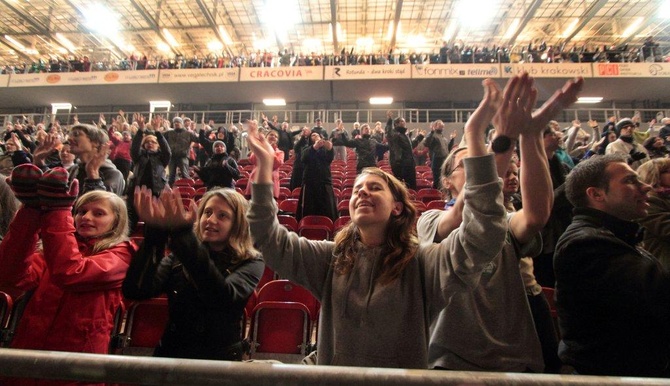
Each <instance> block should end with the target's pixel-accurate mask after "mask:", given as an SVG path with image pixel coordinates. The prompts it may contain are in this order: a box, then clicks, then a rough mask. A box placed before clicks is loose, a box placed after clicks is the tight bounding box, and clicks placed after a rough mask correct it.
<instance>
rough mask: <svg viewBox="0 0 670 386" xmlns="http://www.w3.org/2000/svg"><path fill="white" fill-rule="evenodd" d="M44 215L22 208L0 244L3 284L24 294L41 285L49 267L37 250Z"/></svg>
mask: <svg viewBox="0 0 670 386" xmlns="http://www.w3.org/2000/svg"><path fill="white" fill-rule="evenodd" d="M39 218H40V212H39V210H37V209H32V208H26V207H22V208H21V209H19V211H18V212H16V216H15V217H14V220H12V222H11V223H10V224H9V230H8V231H7V233H6V234H5V237H4V238H3V239H2V243H0V283H1V284H3V285H8V286H12V287H16V288H20V289H22V290H30V289H33V288H35V287H37V285H38V284H39V280H40V278H41V277H42V275H43V274H44V269H45V268H46V265H45V263H44V260H43V258H42V254H41V253H38V252H35V247H36V246H37V240H38V233H39V224H40V221H39Z"/></svg>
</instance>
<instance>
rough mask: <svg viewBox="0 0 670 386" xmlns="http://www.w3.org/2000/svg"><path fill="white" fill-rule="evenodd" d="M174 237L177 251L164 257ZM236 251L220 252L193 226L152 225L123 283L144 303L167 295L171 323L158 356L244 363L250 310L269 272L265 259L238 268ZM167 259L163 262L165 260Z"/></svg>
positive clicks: (172, 246)
mask: <svg viewBox="0 0 670 386" xmlns="http://www.w3.org/2000/svg"><path fill="white" fill-rule="evenodd" d="M168 235H169V236H170V242H169V245H168V246H169V248H170V250H171V251H172V253H171V254H170V255H169V256H167V257H162V256H164V252H165V245H166V242H167V238H168ZM232 253H233V252H232V251H230V250H226V251H223V252H214V251H211V250H209V248H207V246H206V245H204V244H202V243H200V242H199V241H198V240H197V239H196V237H195V234H194V233H193V230H192V228H191V227H187V228H183V229H177V230H173V231H171V232H166V231H164V230H160V229H155V228H151V227H148V228H147V229H146V232H145V239H144V243H143V245H142V246H141V247H140V250H139V251H138V252H137V254H136V255H135V256H134V257H133V261H132V262H131V264H130V267H129V268H128V273H127V274H126V278H125V280H124V281H123V295H124V296H125V297H126V298H128V299H132V300H142V299H149V298H152V297H156V296H158V295H159V294H161V293H167V296H168V307H169V320H168V325H167V326H166V329H165V331H164V332H163V337H162V338H161V341H160V344H159V346H158V347H157V348H156V351H155V352H154V355H155V356H161V357H174V358H192V359H219V360H235V359H237V360H239V359H240V356H238V355H237V354H241V352H240V351H239V350H237V352H236V353H235V354H236V355H232V352H231V350H230V347H231V346H234V345H236V344H239V343H240V341H241V339H242V338H241V334H242V331H241V323H240V321H241V320H242V314H243V313H244V307H245V305H246V304H247V301H248V299H249V296H251V293H252V292H253V291H254V289H255V288H256V285H257V284H258V282H259V281H260V278H261V276H262V275H263V270H264V269H265V264H264V263H263V260H261V259H260V258H255V259H248V260H244V261H242V262H240V263H238V264H232V263H231V258H232ZM161 257H162V258H161Z"/></svg>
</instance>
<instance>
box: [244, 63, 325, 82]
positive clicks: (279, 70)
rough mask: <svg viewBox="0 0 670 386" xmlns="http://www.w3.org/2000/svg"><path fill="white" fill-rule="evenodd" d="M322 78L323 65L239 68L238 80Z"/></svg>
mask: <svg viewBox="0 0 670 386" xmlns="http://www.w3.org/2000/svg"><path fill="white" fill-rule="evenodd" d="M266 80H269V81H278V80H323V67H321V66H313V67H311V66H310V67H307V66H304V67H302V66H300V67H251V68H240V81H266Z"/></svg>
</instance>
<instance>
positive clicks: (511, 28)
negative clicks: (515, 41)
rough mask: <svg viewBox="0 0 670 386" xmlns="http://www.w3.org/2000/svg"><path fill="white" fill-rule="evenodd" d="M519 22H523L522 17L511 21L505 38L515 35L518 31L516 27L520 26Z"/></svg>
mask: <svg viewBox="0 0 670 386" xmlns="http://www.w3.org/2000/svg"><path fill="white" fill-rule="evenodd" d="M519 24H521V19H514V20H512V23H510V25H509V27H507V32H505V36H503V38H504V39H511V38H512V36H514V34H515V33H516V29H517V28H519Z"/></svg>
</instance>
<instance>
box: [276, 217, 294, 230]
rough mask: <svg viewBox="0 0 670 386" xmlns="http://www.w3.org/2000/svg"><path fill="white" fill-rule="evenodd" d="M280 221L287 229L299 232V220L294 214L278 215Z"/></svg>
mask: <svg viewBox="0 0 670 386" xmlns="http://www.w3.org/2000/svg"><path fill="white" fill-rule="evenodd" d="M277 219H279V223H280V224H281V225H283V226H285V227H286V229H288V230H290V231H293V232H295V233H298V220H296V219H295V217H293V216H287V215H285V214H280V215H277Z"/></svg>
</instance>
